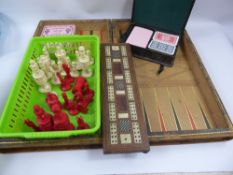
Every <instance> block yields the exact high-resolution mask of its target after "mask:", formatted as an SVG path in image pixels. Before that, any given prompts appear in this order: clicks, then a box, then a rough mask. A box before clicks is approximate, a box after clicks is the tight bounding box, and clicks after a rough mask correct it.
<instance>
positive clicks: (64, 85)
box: [57, 73, 71, 91]
mask: <svg viewBox="0 0 233 175" xmlns="http://www.w3.org/2000/svg"><path fill="white" fill-rule="evenodd" d="M57 77H58V79H59V80H60V82H61V90H62V91H68V90H70V89H71V82H70V81H67V80H66V79H63V78H62V76H61V74H60V73H57Z"/></svg>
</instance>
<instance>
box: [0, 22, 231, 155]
mask: <svg viewBox="0 0 233 175" xmlns="http://www.w3.org/2000/svg"><path fill="white" fill-rule="evenodd" d="M56 24H75V25H76V28H77V30H76V34H80V33H81V34H84V33H89V34H96V33H97V34H98V35H99V36H100V37H102V42H111V41H113V42H114V43H118V42H119V41H120V35H121V34H123V33H124V32H125V31H126V30H127V27H128V25H129V21H128V20H113V21H111V20H100V21H98V20H91V21H78V20H69V21H67V20H65V21H51V20H50V21H41V22H40V23H39V25H38V27H37V29H36V32H35V34H34V36H40V34H41V31H42V29H43V26H45V25H56ZM80 31H82V32H80ZM88 31H89V32H88ZM94 31H95V32H94ZM100 31H102V32H100ZM101 33H102V34H101ZM134 64H135V71H136V78H137V81H138V86H139V88H140V94H141V99H142V100H141V103H142V105H143V107H144V110H145V116H146V119H147V126H148V128H149V131H148V137H149V140H150V143H151V144H152V145H155V144H160V145H161V144H171V143H193V142H203V141H205V142H207V141H218V140H226V139H230V138H232V137H233V128H232V122H231V121H230V119H229V117H228V115H227V113H226V111H225V109H224V106H223V105H222V102H221V100H220V98H219V97H218V95H217V92H216V90H215V88H214V86H213V85H212V83H211V81H210V79H209V76H208V74H207V73H206V71H205V68H204V67H203V65H202V62H201V60H200V58H199V56H198V54H197V52H196V50H195V47H194V46H193V44H192V42H191V40H190V39H189V37H188V35H187V33H184V36H183V39H182V42H181V47H180V48H179V50H178V53H177V56H176V60H175V65H174V66H173V67H172V68H166V69H165V70H164V72H163V73H162V74H161V75H159V76H158V75H157V74H156V71H157V70H158V65H157V64H154V63H151V62H147V61H144V60H141V59H137V58H134ZM190 99H191V100H190ZM171 104H172V105H171ZM200 106H201V108H200ZM173 108H174V109H175V113H174V110H173ZM187 109H188V110H187ZM190 114H191V115H190ZM203 114H204V115H203ZM190 116H191V117H190ZM177 121H178V122H177ZM191 121H192V122H191ZM101 146H102V137H101V133H97V134H95V135H90V136H82V137H71V138H67V139H38V140H26V139H0V151H1V152H13V151H30V150H36V151H38V150H54V149H76V148H96V147H101Z"/></svg>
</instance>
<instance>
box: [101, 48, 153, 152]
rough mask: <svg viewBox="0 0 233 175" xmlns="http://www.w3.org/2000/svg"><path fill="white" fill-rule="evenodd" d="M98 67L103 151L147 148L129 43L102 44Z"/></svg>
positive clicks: (146, 150) (147, 142)
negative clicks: (99, 66) (100, 75)
mask: <svg viewBox="0 0 233 175" xmlns="http://www.w3.org/2000/svg"><path fill="white" fill-rule="evenodd" d="M101 71H102V87H101V89H102V96H103V98H102V106H103V108H102V126H103V129H102V133H103V149H104V153H123V152H124V153H126V152H139V151H141V152H148V151H149V149H150V148H149V141H148V137H147V134H146V124H145V119H144V116H143V112H142V107H141V103H140V98H139V92H138V87H137V83H136V78H135V72H134V65H133V61H132V57H131V52H130V49H129V46H127V45H126V44H113V45H112V44H103V45H102V47H101Z"/></svg>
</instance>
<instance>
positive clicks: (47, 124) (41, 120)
mask: <svg viewBox="0 0 233 175" xmlns="http://www.w3.org/2000/svg"><path fill="white" fill-rule="evenodd" d="M33 110H34V113H35V115H36V117H37V118H36V120H37V123H38V126H39V128H40V130H41V131H52V130H53V120H52V115H50V114H49V113H46V112H45V111H44V110H43V109H42V108H41V107H40V106H39V105H34V107H33Z"/></svg>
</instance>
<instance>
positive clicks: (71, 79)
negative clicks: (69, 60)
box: [62, 64, 74, 82]
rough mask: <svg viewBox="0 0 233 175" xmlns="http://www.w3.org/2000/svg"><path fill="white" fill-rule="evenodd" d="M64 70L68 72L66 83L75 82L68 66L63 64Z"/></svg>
mask: <svg viewBox="0 0 233 175" xmlns="http://www.w3.org/2000/svg"><path fill="white" fill-rule="evenodd" d="M62 68H63V70H64V71H65V72H66V76H65V81H68V82H73V81H74V78H73V77H72V76H71V74H70V68H69V66H68V65H67V64H62Z"/></svg>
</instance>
